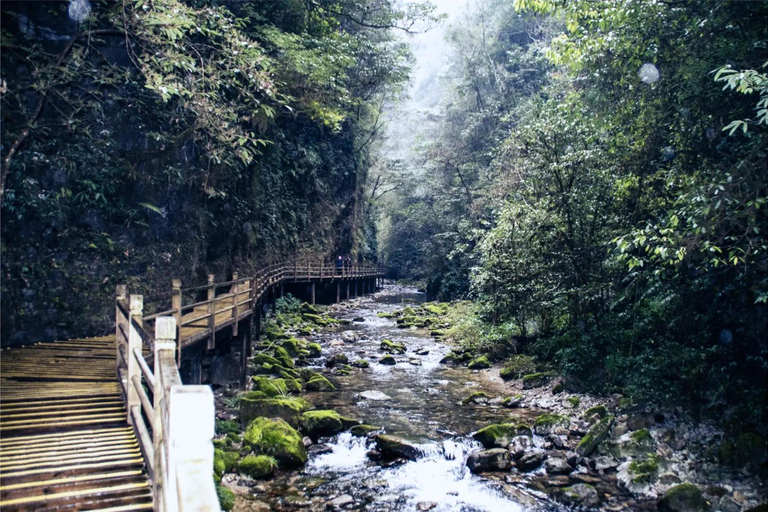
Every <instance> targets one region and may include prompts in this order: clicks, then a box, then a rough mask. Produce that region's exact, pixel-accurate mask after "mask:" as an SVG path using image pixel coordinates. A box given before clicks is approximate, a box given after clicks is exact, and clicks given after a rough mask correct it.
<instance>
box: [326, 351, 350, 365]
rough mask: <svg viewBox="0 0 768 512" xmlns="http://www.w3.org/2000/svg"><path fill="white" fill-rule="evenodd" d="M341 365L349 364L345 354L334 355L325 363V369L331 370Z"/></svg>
mask: <svg viewBox="0 0 768 512" xmlns="http://www.w3.org/2000/svg"><path fill="white" fill-rule="evenodd" d="M342 364H349V357H348V356H347V355H346V354H334V355H333V356H332V357H329V358H328V360H327V361H326V362H325V366H326V367H327V368H333V367H334V366H339V365H342Z"/></svg>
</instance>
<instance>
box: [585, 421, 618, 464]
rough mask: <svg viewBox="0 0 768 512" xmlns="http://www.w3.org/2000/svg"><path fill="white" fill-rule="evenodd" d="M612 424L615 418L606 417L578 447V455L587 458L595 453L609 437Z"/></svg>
mask: <svg viewBox="0 0 768 512" xmlns="http://www.w3.org/2000/svg"><path fill="white" fill-rule="evenodd" d="M612 424H613V416H606V417H605V418H603V419H601V420H600V421H599V422H598V423H597V425H595V426H594V427H592V428H591V429H590V430H589V432H587V435H585V436H584V437H583V438H582V440H581V441H580V442H579V445H578V446H577V447H576V453H578V454H579V455H581V456H582V457H586V456H588V455H590V454H591V453H592V452H594V451H595V449H596V448H597V447H598V445H599V444H600V443H602V442H603V441H605V439H606V438H607V437H608V432H609V431H610V428H611V425H612Z"/></svg>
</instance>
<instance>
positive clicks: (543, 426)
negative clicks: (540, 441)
mask: <svg viewBox="0 0 768 512" xmlns="http://www.w3.org/2000/svg"><path fill="white" fill-rule="evenodd" d="M569 423H570V421H569V420H568V418H566V417H565V416H561V415H559V414H542V415H541V416H539V417H538V418H536V421H535V422H534V424H533V431H534V432H536V434H538V435H540V436H546V435H549V434H551V433H552V432H553V431H554V430H555V429H557V428H559V427H567V426H568V424H569Z"/></svg>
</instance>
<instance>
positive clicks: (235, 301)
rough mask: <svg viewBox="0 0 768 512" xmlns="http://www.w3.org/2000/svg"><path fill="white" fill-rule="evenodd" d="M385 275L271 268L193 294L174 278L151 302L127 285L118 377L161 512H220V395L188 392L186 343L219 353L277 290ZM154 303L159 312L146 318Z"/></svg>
mask: <svg viewBox="0 0 768 512" xmlns="http://www.w3.org/2000/svg"><path fill="white" fill-rule="evenodd" d="M383 275H384V269H383V268H381V267H377V266H374V265H354V266H349V265H347V266H342V267H337V266H336V265H335V263H333V262H320V263H315V262H292V263H289V264H271V265H267V266H265V267H264V268H262V269H261V270H259V271H258V272H256V273H255V275H254V276H252V277H247V278H240V277H239V276H238V275H237V274H235V275H233V276H232V279H231V280H230V281H226V282H221V283H216V282H215V280H214V276H212V275H209V276H208V280H207V283H206V284H204V285H201V286H194V287H191V288H182V287H181V280H179V279H174V280H173V281H172V287H171V291H170V292H168V293H165V294H160V295H156V296H154V297H149V298H146V299H145V298H144V297H143V296H142V295H130V296H128V293H127V288H126V286H125V285H118V287H117V300H116V307H115V311H116V322H115V323H116V326H115V327H116V352H117V354H116V360H117V368H116V369H117V376H118V379H119V381H120V382H121V383H122V389H123V394H124V397H125V399H126V403H127V410H128V422H129V423H130V424H131V426H132V427H133V429H134V432H135V433H136V437H137V438H138V440H139V445H140V447H141V451H142V454H143V456H144V460H145V461H146V465H147V471H148V473H149V476H150V478H151V479H152V481H153V499H154V502H155V509H156V510H161V511H177V510H181V511H185V510H212V511H216V510H219V502H218V498H217V496H216V490H215V487H214V484H213V479H212V478H211V475H212V473H213V443H212V439H213V435H214V417H215V407H214V401H213V393H212V391H211V388H210V387H208V386H196V385H182V383H181V378H180V376H179V371H178V367H179V365H180V363H181V351H182V348H183V347H184V346H185V344H189V343H192V342H195V341H200V340H202V339H204V338H207V347H208V348H209V349H214V348H215V340H216V332H217V331H219V330H221V329H223V328H225V327H229V326H231V327H232V335H233V336H237V335H238V332H237V330H238V323H239V321H240V320H242V319H244V318H246V317H248V316H250V315H253V314H254V312H255V311H256V308H257V305H258V301H259V300H260V299H261V298H262V297H263V296H264V295H265V293H266V292H267V291H268V290H269V289H270V287H273V286H275V285H278V284H281V283H283V282H309V281H311V282H315V281H317V280H320V281H323V280H326V279H328V280H337V281H338V282H339V283H340V282H341V281H343V280H352V279H366V278H374V277H383ZM347 293H349V287H347ZM201 297H205V299H204V300H199V299H200V298H201ZM313 297H314V293H313ZM337 297H338V294H337ZM185 302H186V304H185ZM147 303H150V304H151V307H152V310H154V311H155V312H153V313H152V314H149V315H146V316H144V311H145V307H146V306H147ZM169 306H170V307H169ZM185 327H186V328H188V329H187V331H185V333H186V335H185V336H184V337H183V338H182V329H184V328H185ZM243 361H244V362H245V359H243Z"/></svg>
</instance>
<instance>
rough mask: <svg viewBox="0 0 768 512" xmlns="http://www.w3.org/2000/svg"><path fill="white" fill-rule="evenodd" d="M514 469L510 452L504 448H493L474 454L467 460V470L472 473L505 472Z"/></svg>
mask: <svg viewBox="0 0 768 512" xmlns="http://www.w3.org/2000/svg"><path fill="white" fill-rule="evenodd" d="M511 467H512V460H511V458H510V456H509V451H508V450H506V449H504V448H493V449H491V450H483V451H479V452H474V453H471V454H470V455H469V457H468V458H467V468H469V470H470V471H471V472H472V473H483V472H485V471H504V470H507V469H509V468H511Z"/></svg>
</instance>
